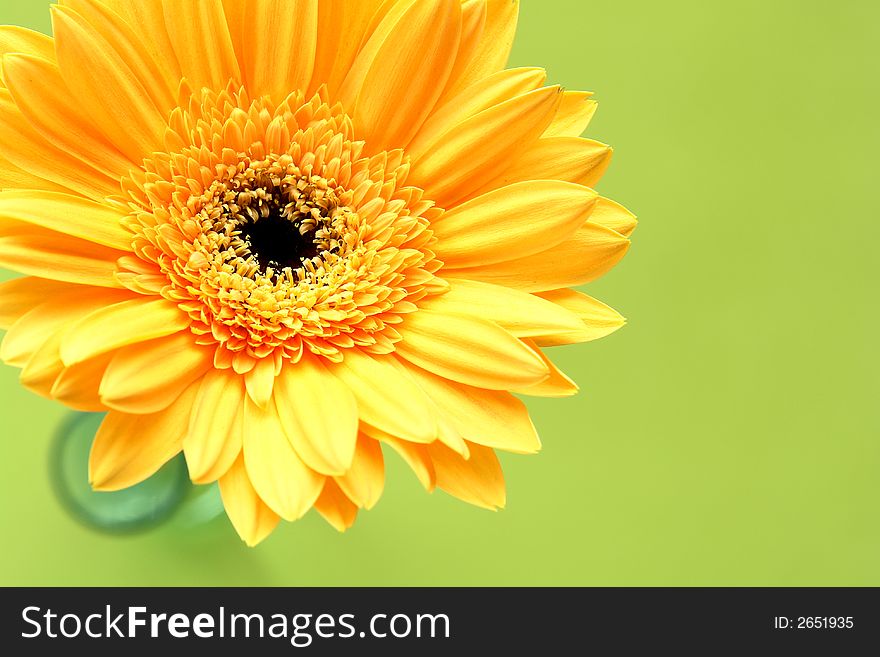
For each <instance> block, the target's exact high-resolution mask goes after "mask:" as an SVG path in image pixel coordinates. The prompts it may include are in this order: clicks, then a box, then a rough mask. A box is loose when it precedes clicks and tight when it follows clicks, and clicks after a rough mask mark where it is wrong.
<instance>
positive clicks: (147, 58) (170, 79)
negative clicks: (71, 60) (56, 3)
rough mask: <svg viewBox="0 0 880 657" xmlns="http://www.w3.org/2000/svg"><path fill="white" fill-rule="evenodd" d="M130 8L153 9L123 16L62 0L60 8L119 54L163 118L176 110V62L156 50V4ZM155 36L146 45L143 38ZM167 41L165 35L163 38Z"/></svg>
mask: <svg viewBox="0 0 880 657" xmlns="http://www.w3.org/2000/svg"><path fill="white" fill-rule="evenodd" d="M131 4H138V5H141V4H143V5H151V4H152V5H153V7H144V8H142V9H140V10H138V9H134V10H130V9H129V10H123V13H122V14H120V13H119V12H117V11H115V10H114V9H112V8H110V7H108V6H107V5H106V4H105V3H104V2H103V1H99V0H65V1H64V5H65V6H66V7H70V9H72V10H73V11H75V12H76V13H78V14H79V15H80V16H82V17H83V19H84V20H85V21H86V22H88V23H89V24H90V25H91V26H92V27H93V28H94V29H95V31H97V32H98V33H100V34H101V35H102V36H103V37H104V38H105V39H106V40H107V43H108V44H110V45H111V46H112V47H113V50H115V51H116V52H117V53H119V56H120V59H122V60H123V61H124V62H125V63H126V65H127V66H128V67H129V68H130V69H131V72H132V73H133V74H134V76H135V77H136V78H137V80H138V81H139V82H140V83H141V86H142V87H143V88H144V90H145V91H146V92H147V94H148V95H149V97H150V99H151V100H152V101H153V104H154V105H155V106H156V108H157V109H158V110H159V111H160V112H161V113H162V115H163V117H164V116H165V115H166V114H167V113H168V112H170V111H171V109H172V108H174V107H175V106H176V104H177V103H176V100H177V92H178V89H179V87H180V70H179V68H178V67H177V66H175V64H176V61H174V59H173V58H172V57H170V56H169V55H170V53H169V52H168V51H167V50H161V49H160V48H157V46H158V45H161V39H162V34H161V32H160V30H159V29H158V28H160V27H164V25H163V26H159V25H152V22H153V21H155V20H157V19H158V9H159V7H158V6H157V5H158V3H157V2H155V0H153V2H137V3H131ZM125 15H128V16H129V17H135V18H137V19H140V20H141V21H148V24H144V23H143V22H142V23H137V22H135V23H134V24H132V23H131V22H129V21H127V20H126V19H125V17H124V16H125ZM152 36H157V37H159V39H160V43H159V44H154V43H148V42H147V40H146V39H147V38H149V37H152ZM165 39H167V34H166V35H165Z"/></svg>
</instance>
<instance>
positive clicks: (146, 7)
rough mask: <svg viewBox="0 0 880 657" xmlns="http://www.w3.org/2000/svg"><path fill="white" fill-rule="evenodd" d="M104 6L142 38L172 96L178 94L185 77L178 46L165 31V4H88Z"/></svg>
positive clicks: (116, 0) (112, 0)
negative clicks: (182, 71)
mask: <svg viewBox="0 0 880 657" xmlns="http://www.w3.org/2000/svg"><path fill="white" fill-rule="evenodd" d="M87 2H89V3H90V4H93V5H98V4H102V5H104V6H106V7H107V8H108V9H111V10H112V11H113V12H115V13H116V15H118V16H119V17H120V18H121V19H122V20H123V21H125V23H126V24H127V25H128V27H130V28H131V29H132V30H135V31H136V32H137V33H138V34H139V35H140V37H141V38H140V41H141V45H142V46H143V48H144V49H145V50H146V51H147V52H148V53H149V55H150V57H152V59H153V61H155V62H156V64H157V65H158V66H159V68H160V69H161V71H162V72H163V73H164V75H165V78H166V80H167V81H168V84H169V85H170V86H171V90H172V92H176V91H177V87H178V84H179V82H180V80H181V78H182V77H183V75H182V74H181V72H180V64H179V63H178V61H177V55H176V54H175V52H174V46H173V45H172V43H171V39H170V37H169V36H168V30H167V29H166V27H165V11H164V9H163V7H162V1H161V0H148V1H146V2H132V1H131V0H100V3H99V2H98V0H87Z"/></svg>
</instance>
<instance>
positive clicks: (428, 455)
mask: <svg viewBox="0 0 880 657" xmlns="http://www.w3.org/2000/svg"><path fill="white" fill-rule="evenodd" d="M517 10H518V3H517V2H511V0H389V1H384V2H383V1H382V0H359V1H358V2H354V1H352V0H297V1H295V2H291V1H290V0H224V1H223V2H220V0H164V1H163V2H160V1H159V0H155V1H152V2H141V1H136V0H101V1H100V2H99V1H98V0H66V1H65V2H64V3H63V4H62V5H61V6H56V7H53V9H52V23H53V34H54V38H49V37H46V36H42V35H40V34H37V33H34V32H31V31H28V30H25V29H21V28H16V27H4V28H2V30H0V53H2V54H3V61H2V63H3V66H2V88H0V133H2V135H0V187H2V188H3V190H4V191H2V193H0V265H2V266H5V267H8V268H11V269H13V270H16V271H18V272H20V273H22V274H25V276H24V277H22V278H18V279H15V280H12V281H9V282H7V283H4V284H3V285H2V287H0V321H2V326H4V327H5V328H8V333H7V334H6V336H5V339H4V341H3V344H2V352H0V355H2V358H3V359H4V361H5V362H7V363H8V364H10V365H13V366H16V367H20V368H22V374H21V380H22V383H23V384H24V385H25V386H26V387H27V388H29V389H30V390H33V391H35V392H37V393H39V394H41V395H44V396H46V397H49V398H52V399H56V400H58V401H60V402H63V403H64V404H67V405H68V406H71V407H73V408H75V409H81V410H87V411H108V414H107V416H106V418H105V420H104V422H103V424H102V425H101V428H100V430H99V431H98V433H97V435H96V437H95V441H94V445H93V447H92V451H91V457H90V467H89V477H90V481H91V483H92V485H93V486H94V487H95V488H96V489H99V490H117V489H120V488H124V487H127V486H131V485H133V484H135V483H137V482H140V481H142V480H143V479H145V478H147V477H149V476H150V475H151V474H153V473H154V472H156V470H157V469H158V468H160V467H161V466H162V465H163V464H164V463H165V462H167V461H168V460H169V459H170V458H172V457H174V456H175V455H176V454H178V453H179V452H181V451H183V453H184V455H185V458H186V462H187V465H188V468H189V473H190V476H191V478H192V480H193V481H194V482H196V483H199V484H207V483H210V482H214V481H219V485H220V491H221V493H222V498H223V502H224V505H225V508H226V511H227V514H228V515H229V517H230V519H231V521H232V523H233V525H234V526H235V528H236V530H237V531H238V533H239V534H240V535H241V537H242V538H243V539H244V540H245V541H246V542H247V543H248V544H250V545H253V544H256V543H258V542H260V541H261V540H263V539H264V538H265V537H266V536H267V535H268V534H269V533H270V532H271V531H272V529H273V528H274V527H275V526H276V525H277V523H278V521H279V519H280V518H284V519H286V520H295V519H297V518H299V517H301V516H302V515H303V514H305V513H306V512H307V511H308V510H309V509H310V508H312V507H315V508H316V509H317V511H318V512H319V513H320V514H322V515H323V516H324V517H325V518H326V519H327V520H328V521H329V522H330V523H331V524H332V525H333V526H335V527H337V528H338V529H340V530H344V529H346V528H347V527H349V526H350V525H351V524H352V523H353V522H354V519H355V516H356V514H357V511H358V509H361V508H367V509H368V508H370V507H372V506H373V505H374V504H375V503H376V501H377V500H378V498H379V496H380V494H381V492H382V489H383V485H384V461H383V459H384V456H383V450H382V447H381V444H382V443H384V444H385V445H386V446H387V447H388V448H390V450H393V451H394V452H397V453H398V454H399V455H400V456H401V457H402V458H403V459H404V460H405V461H406V462H407V463H408V464H409V465H410V466H411V467H412V469H413V470H414V472H415V474H416V475H417V477H418V478H419V480H420V481H421V483H422V484H423V485H424V486H425V488H426V489H428V490H431V489H433V488H434V487H435V486H436V487H438V488H441V489H443V490H445V491H447V492H449V493H450V494H452V495H454V496H456V497H459V498H461V499H462V500H465V501H467V502H471V503H474V504H477V505H480V506H484V507H487V508H492V509H494V508H498V507H502V506H503V505H504V501H505V492H504V482H503V477H502V473H501V469H500V467H499V463H498V460H497V457H496V453H495V450H496V449H498V450H505V451H510V452H516V453H533V452H536V451H537V450H538V449H539V447H540V442H539V440H538V437H537V435H536V433H535V430H534V427H533V425H532V423H531V421H530V419H529V416H528V413H527V410H526V408H525V406H524V405H523V403H522V402H521V401H519V400H518V399H517V398H516V397H514V395H513V394H512V393H513V392H516V393H522V394H526V395H538V396H551V397H552V396H565V395H570V394H573V393H574V392H575V391H576V387H575V385H574V384H573V383H572V381H571V380H570V379H568V378H567V377H566V376H565V375H564V374H562V373H561V372H560V371H559V370H558V369H556V368H555V367H554V366H553V364H552V363H551V362H550V360H549V359H548V358H547V357H546V356H545V354H544V353H543V351H542V348H543V347H548V346H554V345H560V344H570V343H576V342H583V341H587V340H592V339H595V338H598V337H602V336H604V335H606V334H608V333H610V332H612V331H614V330H615V329H617V328H618V327H620V326H621V325H622V324H623V319H622V318H621V316H620V315H619V314H617V313H616V312H615V311H613V310H611V309H610V308H608V307H607V306H605V305H603V304H602V303H600V302H598V301H596V300H594V299H592V298H590V297H588V296H586V295H584V294H582V293H580V292H577V291H574V290H572V289H570V288H571V287H572V286H577V285H581V284H583V283H587V282H589V281H592V280H594V279H595V278H597V277H599V276H601V275H602V274H604V273H605V272H607V271H608V270H609V269H610V268H611V267H613V266H614V265H615V264H616V263H617V262H618V261H619V260H620V259H621V257H622V256H623V255H624V253H625V252H626V250H627V247H628V245H629V241H628V239H627V237H628V235H629V234H630V233H631V232H632V230H633V229H634V227H635V220H634V218H633V216H632V215H631V214H630V213H629V212H628V211H626V210H625V209H623V208H622V207H621V206H619V205H617V204H616V203H614V202H613V201H610V200H608V199H605V198H603V197H601V196H599V195H598V194H597V193H596V192H595V191H593V189H592V186H593V185H594V184H595V183H596V182H597V181H598V179H599V178H600V176H601V175H602V173H603V172H604V170H605V168H606V167H607V165H608V163H609V160H610V157H611V149H610V148H609V147H607V146H605V145H604V144H600V143H598V142H595V141H592V140H589V139H584V138H581V137H580V136H579V135H580V134H582V133H583V131H584V130H585V128H586V126H587V124H588V123H589V121H590V118H591V117H592V115H593V112H594V111H595V107H596V105H595V102H594V101H592V100H590V98H589V97H590V94H587V93H580V92H571V91H564V90H562V89H560V88H559V87H556V86H545V78H546V75H545V72H544V71H543V70H541V69H537V68H513V69H505V68H504V67H505V62H506V59H507V56H508V52H509V49H510V46H511V43H512V40H513V34H514V30H515V25H516V19H517Z"/></svg>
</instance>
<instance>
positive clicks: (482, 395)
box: [413, 371, 541, 454]
mask: <svg viewBox="0 0 880 657" xmlns="http://www.w3.org/2000/svg"><path fill="white" fill-rule="evenodd" d="M413 376H414V377H415V379H416V381H417V382H418V384H419V385H420V386H421V387H422V389H423V390H424V391H425V392H426V393H427V394H428V396H429V397H430V398H431V399H432V400H433V401H434V403H435V404H437V406H438V408H439V409H440V411H441V412H442V413H443V414H444V416H445V417H447V418H448V419H449V420H450V421H451V422H452V424H453V426H454V427H455V428H456V430H457V431H458V432H459V433H460V435H461V436H462V437H463V438H464V439H465V440H467V441H469V442H472V443H477V444H478V445H485V446H486V447H494V448H496V449H503V450H505V451H508V452H515V453H517V454H534V453H535V452H537V451H538V450H540V449H541V440H540V439H539V438H538V434H537V432H536V431H535V426H534V425H533V424H532V421H531V419H530V418H529V412H528V410H527V409H526V407H525V405H524V404H523V403H522V402H521V401H519V400H518V399H517V398H516V397H514V396H513V395H511V394H510V393H508V392H504V391H500V390H483V389H482V388H474V387H472V386H466V385H463V384H461V383H453V382H452V381H448V380H446V379H443V378H441V377H439V376H435V375H433V374H431V373H430V372H425V371H414V372H413Z"/></svg>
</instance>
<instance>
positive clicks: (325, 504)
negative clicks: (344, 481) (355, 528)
mask: <svg viewBox="0 0 880 657" xmlns="http://www.w3.org/2000/svg"><path fill="white" fill-rule="evenodd" d="M315 510H316V511H317V512H318V513H320V514H321V516H323V518H324V520H326V521H327V522H328V523H330V524H331V525H332V526H333V527H334V528H335V529H336V530H337V531H340V532H344V531H345V530H346V529H348V528H349V527H351V526H352V525H353V524H354V521H355V519H356V518H357V513H358V507H357V505H356V504H355V503H354V502H352V501H351V500H350V499H348V496H346V494H345V493H343V492H342V489H341V488H339V484H337V483H336V482H335V481H333V480H332V479H328V480H327V481H326V482H324V490H322V491H321V495H320V497H318V499H317V500H316V501H315Z"/></svg>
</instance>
